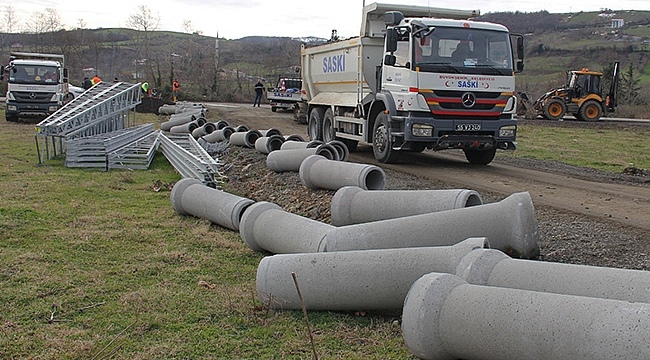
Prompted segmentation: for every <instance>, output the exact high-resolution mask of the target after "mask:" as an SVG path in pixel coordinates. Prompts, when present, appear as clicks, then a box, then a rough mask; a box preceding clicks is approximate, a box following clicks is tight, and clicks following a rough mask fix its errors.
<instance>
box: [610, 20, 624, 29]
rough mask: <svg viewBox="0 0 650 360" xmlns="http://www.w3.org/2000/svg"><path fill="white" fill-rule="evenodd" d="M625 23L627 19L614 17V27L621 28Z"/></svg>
mask: <svg viewBox="0 0 650 360" xmlns="http://www.w3.org/2000/svg"><path fill="white" fill-rule="evenodd" d="M623 25H625V20H623V19H612V28H614V29H620V28H622V27H623Z"/></svg>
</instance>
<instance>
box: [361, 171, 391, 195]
mask: <svg viewBox="0 0 650 360" xmlns="http://www.w3.org/2000/svg"><path fill="white" fill-rule="evenodd" d="M364 184H365V185H366V189H368V190H382V189H383V188H384V187H385V186H386V179H385V177H384V172H383V171H381V170H379V169H371V170H370V171H368V173H367V174H366V178H365V181H364Z"/></svg>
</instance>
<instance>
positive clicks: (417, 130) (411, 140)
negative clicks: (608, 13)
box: [301, 3, 524, 164]
mask: <svg viewBox="0 0 650 360" xmlns="http://www.w3.org/2000/svg"><path fill="white" fill-rule="evenodd" d="M478 15H479V13H478V11H465V10H451V9H440V8H431V7H428V6H410V5H388V4H377V3H373V4H370V5H367V6H365V7H364V9H363V14H362V16H363V18H362V21H361V35H360V36H359V37H354V38H350V39H345V40H337V39H333V40H332V41H330V42H328V43H326V44H322V45H316V46H311V47H307V46H303V47H302V49H301V71H302V79H303V90H302V91H303V96H304V97H305V98H306V101H307V109H306V110H307V118H308V119H307V121H308V124H307V126H308V133H309V136H310V138H311V139H312V140H313V139H319V140H323V141H326V142H327V141H331V140H333V139H339V140H342V141H344V142H345V143H346V144H347V145H348V147H350V149H351V150H354V149H355V148H356V146H357V144H358V143H363V144H372V148H373V153H374V156H375V158H376V159H377V160H379V161H381V162H387V163H388V162H395V161H397V160H398V156H399V154H401V153H404V152H421V151H423V150H424V149H426V148H429V149H433V150H443V149H462V150H463V151H464V153H465V157H466V158H467V160H468V161H469V162H470V163H472V164H488V163H490V162H491V161H492V160H493V158H494V156H495V153H496V150H497V149H503V150H514V149H516V133H517V121H516V119H515V113H516V108H517V106H516V98H515V95H514V94H515V78H514V74H515V73H516V72H520V71H522V70H523V56H524V47H523V37H522V36H521V35H515V34H510V33H509V31H508V29H507V28H506V27H505V26H503V25H499V24H492V23H487V22H479V21H472V20H469V19H470V18H472V17H476V16H478ZM463 48H464V50H465V51H466V52H465V53H463V54H461V53H460V52H461V50H462V49H463Z"/></svg>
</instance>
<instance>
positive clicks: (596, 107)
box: [580, 100, 603, 121]
mask: <svg viewBox="0 0 650 360" xmlns="http://www.w3.org/2000/svg"><path fill="white" fill-rule="evenodd" d="M602 114H603V110H602V109H601V108H600V104H599V103H598V102H597V101H595V100H587V101H585V103H584V104H582V106H581V107H580V118H581V119H582V120H586V121H598V120H600V116H601V115H602Z"/></svg>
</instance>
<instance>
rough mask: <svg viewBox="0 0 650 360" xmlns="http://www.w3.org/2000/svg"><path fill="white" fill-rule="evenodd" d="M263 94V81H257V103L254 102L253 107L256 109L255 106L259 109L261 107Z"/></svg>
mask: <svg viewBox="0 0 650 360" xmlns="http://www.w3.org/2000/svg"><path fill="white" fill-rule="evenodd" d="M263 93H264V84H262V81H261V80H257V84H255V101H254V102H253V107H255V105H257V107H260V103H261V102H262V94H263Z"/></svg>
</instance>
